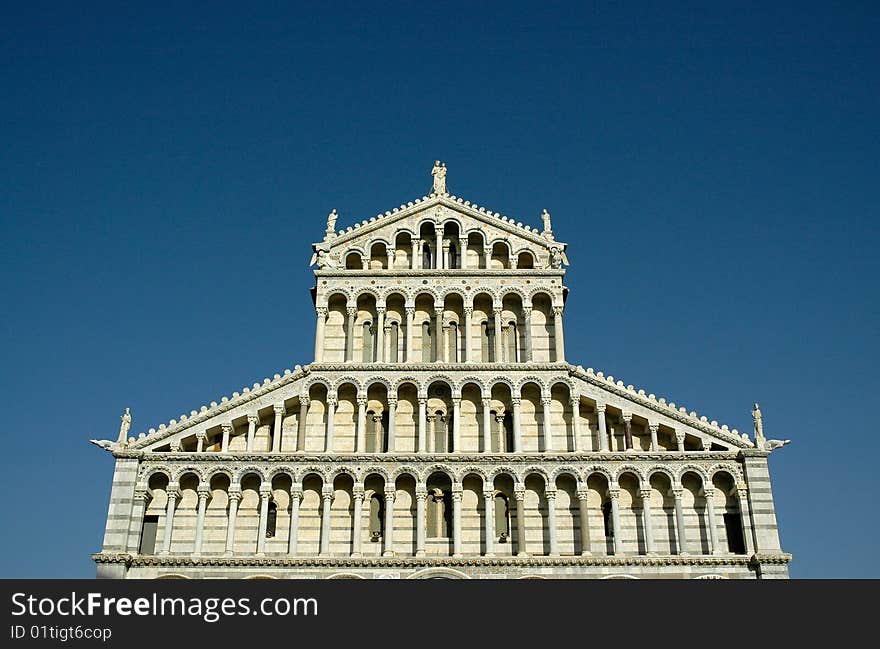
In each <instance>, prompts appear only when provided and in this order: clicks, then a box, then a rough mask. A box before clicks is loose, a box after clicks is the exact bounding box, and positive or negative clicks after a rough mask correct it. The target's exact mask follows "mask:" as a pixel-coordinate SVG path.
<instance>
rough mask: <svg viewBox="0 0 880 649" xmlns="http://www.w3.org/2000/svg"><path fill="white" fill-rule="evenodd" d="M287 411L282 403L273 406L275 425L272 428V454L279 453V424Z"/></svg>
mask: <svg viewBox="0 0 880 649" xmlns="http://www.w3.org/2000/svg"><path fill="white" fill-rule="evenodd" d="M285 414H287V410H286V409H285V408H284V404H283V403H276V404H275V425H274V426H273V427H272V452H273V453H280V452H281V424H282V422H283V421H284V415H285Z"/></svg>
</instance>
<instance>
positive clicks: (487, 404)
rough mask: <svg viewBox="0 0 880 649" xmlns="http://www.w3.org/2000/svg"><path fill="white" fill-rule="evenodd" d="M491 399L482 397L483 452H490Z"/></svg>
mask: <svg viewBox="0 0 880 649" xmlns="http://www.w3.org/2000/svg"><path fill="white" fill-rule="evenodd" d="M491 408H492V400H491V399H483V453H491V452H492V411H491Z"/></svg>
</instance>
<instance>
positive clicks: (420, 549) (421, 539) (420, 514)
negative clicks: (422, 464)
mask: <svg viewBox="0 0 880 649" xmlns="http://www.w3.org/2000/svg"><path fill="white" fill-rule="evenodd" d="M427 499H428V492H427V490H426V489H425V487H424V485H420V486H419V487H417V488H416V556H417V557H423V556H425V501H426V500H427Z"/></svg>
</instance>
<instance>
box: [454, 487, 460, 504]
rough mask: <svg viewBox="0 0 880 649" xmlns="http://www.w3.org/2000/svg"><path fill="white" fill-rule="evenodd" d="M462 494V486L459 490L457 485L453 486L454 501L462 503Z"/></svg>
mask: <svg viewBox="0 0 880 649" xmlns="http://www.w3.org/2000/svg"><path fill="white" fill-rule="evenodd" d="M461 496H462V493H461V488H459V489H458V490H457V491H455V487H453V492H452V500H453V502H457V503H460V502H461Z"/></svg>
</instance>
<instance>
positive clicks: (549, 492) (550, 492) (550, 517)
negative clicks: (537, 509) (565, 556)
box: [544, 489, 559, 557]
mask: <svg viewBox="0 0 880 649" xmlns="http://www.w3.org/2000/svg"><path fill="white" fill-rule="evenodd" d="M544 497H545V498H546V499H547V526H548V527H549V528H550V556H551V557H558V556H559V541H558V539H557V535H556V489H545V490H544Z"/></svg>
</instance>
